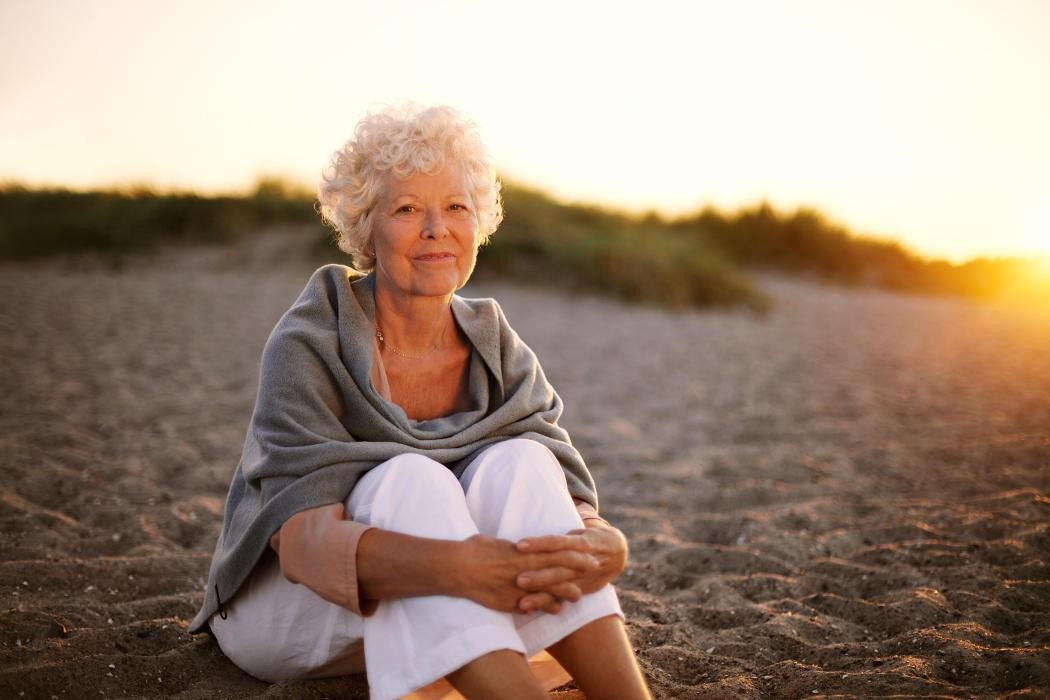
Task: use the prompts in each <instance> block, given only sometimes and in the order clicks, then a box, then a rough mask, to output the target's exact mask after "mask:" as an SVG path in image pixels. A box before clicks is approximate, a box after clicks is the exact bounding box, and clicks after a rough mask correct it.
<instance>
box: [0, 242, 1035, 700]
mask: <svg viewBox="0 0 1050 700" xmlns="http://www.w3.org/2000/svg"><path fill="white" fill-rule="evenodd" d="M277 257H280V256H277ZM240 262H243V261H240ZM240 262H239V261H236V260H231V259H230V257H229V253H227V252H221V251H181V252H171V253H166V254H165V255H164V256H163V257H156V258H151V259H141V260H136V261H134V262H133V263H132V264H128V265H126V266H125V267H123V268H121V269H110V268H109V267H107V266H106V265H103V264H98V263H88V262H86V261H83V260H81V261H76V262H71V261H64V262H59V261H51V262H45V263H34V264H30V265H20V266H15V265H10V264H5V265H3V266H2V268H0V363H2V364H0V370H2V371H0V468H2V474H3V481H2V484H0V533H2V535H0V595H2V606H0V696H2V697H22V695H21V694H22V693H24V697H41V698H50V697H59V698H67V697H99V696H100V695H102V696H130V697H157V696H178V697H184V698H205V697H207V698H212V697H229V698H235V697H236V698H239V697H244V698H248V697H258V696H263V697H282V698H285V697H291V698H308V697H309V698H313V697H334V696H339V697H351V698H354V697H357V698H365V697H367V689H366V686H365V684H364V682H363V680H362V679H360V678H347V679H336V680H329V681H321V682H303V683H283V684H279V685H276V686H267V685H266V684H263V683H260V682H258V681H255V680H254V679H252V678H250V677H248V676H247V675H245V674H243V673H242V672H240V671H239V670H237V669H236V668H235V667H234V666H233V665H232V664H230V663H229V662H227V661H226V660H225V659H224V657H223V656H222V654H221V653H220V652H219V650H218V648H217V646H216V645H215V644H214V642H213V641H211V640H210V639H209V638H208V637H206V636H205V637H190V636H189V635H188V634H187V633H186V624H187V621H188V619H189V618H190V617H191V616H192V615H193V613H194V612H195V610H196V608H197V605H198V604H199V601H200V597H201V589H202V586H203V584H204V577H205V574H206V571H207V565H208V561H209V557H210V553H211V548H212V546H213V544H214V541H215V536H216V533H217V530H218V527H219V524H220V522H221V514H220V512H221V507H222V500H223V497H224V495H225V491H226V487H227V484H228V481H229V477H230V474H231V471H232V468H233V466H234V464H235V463H236V460H237V457H238V455H239V452H240V447H241V442H242V440H243V434H244V429H245V427H246V425H247V420H248V417H249V414H250V411H251V407H252V403H253V401H254V392H255V383H256V379H257V370H258V358H259V353H260V351H261V349H262V345H263V342H264V341H265V339H266V335H267V333H268V332H269V329H270V328H271V326H272V325H273V323H274V322H275V321H276V319H277V318H278V316H279V315H280V314H281V313H282V312H283V310H284V309H285V308H287V306H288V305H289V304H290V303H291V301H292V300H293V299H294V298H295V296H296V294H297V293H298V291H299V290H300V289H301V287H302V286H303V284H304V283H305V280H306V277H307V275H308V274H309V269H308V268H306V267H304V265H303V264H302V263H299V262H294V261H292V262H286V263H285V264H283V265H277V264H273V263H272V262H267V261H265V260H253V261H248V263H247V264H240ZM234 263H238V264H234ZM763 286H764V287H765V288H766V289H768V291H769V292H770V293H771V294H772V295H773V296H774V298H775V299H776V301H777V307H776V309H775V311H774V312H773V313H772V314H771V315H769V316H768V317H765V318H761V317H756V316H752V315H750V314H747V313H742V312H705V313H697V312H668V311H663V310H658V309H653V308H645V307H633V306H624V305H622V304H619V303H617V302H614V301H609V300H604V299H599V298H593V297H588V296H579V295H571V296H570V295H564V294H559V293H556V292H547V291H541V290H536V289H528V288H522V287H517V286H511V285H504V284H493V283H486V284H476V285H473V286H472V287H471V289H470V291H469V293H473V294H475V295H484V296H489V295H491V296H495V297H497V298H498V299H500V300H501V302H502V304H503V307H504V309H505V311H506V312H507V315H508V317H509V318H510V319H511V322H512V323H513V324H514V326H515V327H516V329H517V330H518V331H519V333H520V334H521V335H522V336H523V338H524V339H525V340H526V341H527V342H528V343H529V344H530V345H531V346H532V347H533V349H534V350H535V351H536V352H537V354H538V355H539V356H540V358H541V360H542V361H543V363H544V366H545V368H546V370H547V373H548V375H549V377H550V378H551V381H552V382H553V383H554V384H555V386H556V387H557V388H558V389H559V391H560V392H561V393H562V395H563V397H564V399H565V401H566V405H567V410H566V414H565V417H564V421H563V422H564V425H565V426H566V427H567V428H568V429H569V430H570V432H571V434H572V435H573V437H574V440H575V441H576V443H577V445H578V446H579V448H580V450H581V452H582V453H583V454H584V456H585V457H586V458H587V460H588V462H589V464H590V466H591V468H592V471H593V472H594V474H595V477H596V479H597V481H598V485H599V489H600V493H601V496H602V498H603V502H602V508H603V514H604V515H605V516H606V517H607V518H608V519H609V520H611V521H612V522H614V523H616V524H617V525H619V526H620V527H621V528H622V529H623V530H624V531H625V532H626V533H627V534H628V536H629V538H630V542H631V547H632V562H631V565H630V567H629V568H628V570H627V572H626V573H625V574H624V576H623V578H622V579H621V580H620V582H619V589H620V593H621V599H622V602H623V605H624V608H625V611H626V612H627V615H628V623H629V631H630V634H631V638H632V641H633V643H634V645H635V647H636V648H637V649H638V653H639V657H640V659H641V661H642V664H643V668H644V670H645V672H646V674H647V676H648V678H649V680H650V683H651V685H652V687H653V690H654V693H655V694H656V696H657V697H661V698H708V697H710V698H724V697H740V698H753V697H766V698H781V697H783V698H800V697H821V696H835V697H871V696H885V695H895V696H906V697H915V696H921V697H981V698H984V697H1003V696H1006V697H1032V698H1035V697H1046V693H1047V689H1048V688H1050V320H1048V317H1047V316H1046V315H1040V314H1037V313H1023V312H1020V311H1016V310H1010V309H1006V308H1002V307H996V306H993V305H978V304H971V303H966V302H961V301H957V300H946V299H929V298H919V297H908V296H898V295H893V294H889V293H884V292H871V291H848V290H842V289H836V288H826V287H821V286H819V285H816V284H811V283H803V282H791V281H786V280H780V279H766V280H764V281H763Z"/></svg>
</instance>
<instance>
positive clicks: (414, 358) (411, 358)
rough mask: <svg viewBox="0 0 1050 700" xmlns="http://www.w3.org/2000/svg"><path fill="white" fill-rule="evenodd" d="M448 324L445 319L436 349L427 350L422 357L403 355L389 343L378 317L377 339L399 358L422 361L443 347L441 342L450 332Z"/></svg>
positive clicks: (435, 345) (447, 320)
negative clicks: (446, 333)
mask: <svg viewBox="0 0 1050 700" xmlns="http://www.w3.org/2000/svg"><path fill="white" fill-rule="evenodd" d="M451 315H452V314H451V313H450V314H449V316H451ZM448 322H449V319H445V326H444V328H442V329H441V333H439V334H438V339H437V342H436V343H434V347H432V348H430V349H429V350H427V351H426V352H425V353H423V354H422V355H406V354H405V353H403V352H401V351H400V350H398V349H397V348H395V347H394V346H393V345H392V344H391V343H390V341H388V340H387V339H386V338H385V337H383V331H381V330H379V317H378V316H376V339H377V340H378V341H379V342H380V343H382V344H383V347H385V348H386V349H387V350H389V351H390V352H392V353H394V354H395V355H398V356H399V357H403V358H405V359H406V360H422V359H423V358H426V357H429V356H431V355H433V354H434V352H435V351H436V350H437V349H438V348H439V347H440V346H441V340H442V339H443V338H444V337H445V331H447V330H448Z"/></svg>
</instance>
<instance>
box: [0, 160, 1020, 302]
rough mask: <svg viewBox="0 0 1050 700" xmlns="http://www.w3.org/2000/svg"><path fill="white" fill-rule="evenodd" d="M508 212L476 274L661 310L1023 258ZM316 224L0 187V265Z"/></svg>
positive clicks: (129, 197) (150, 200)
mask: <svg viewBox="0 0 1050 700" xmlns="http://www.w3.org/2000/svg"><path fill="white" fill-rule="evenodd" d="M504 199H505V208H506V217H505V219H504V222H503V224H502V225H501V227H500V229H499V231H498V232H497V233H496V235H494V236H493V238H492V240H491V242H490V243H489V245H487V246H486V247H485V248H483V249H482V252H481V255H480V263H479V267H478V270H479V274H481V275H483V276H493V275H500V276H512V277H516V278H522V279H526V280H541V281H543V283H545V284H550V283H554V284H558V285H561V286H564V287H568V288H580V289H594V290H598V291H602V292H608V293H612V294H615V295H617V296H619V297H622V298H625V299H630V300H636V301H646V302H654V303H659V304H663V305H667V306H676V307H688V306H721V305H744V306H747V307H750V308H752V309H755V310H759V311H761V310H765V309H767V308H768V307H769V305H770V300H769V299H768V297H766V296H765V295H764V294H763V293H762V292H761V291H760V290H758V289H757V287H755V286H754V285H753V284H752V282H751V281H750V279H749V277H748V274H747V272H748V271H749V270H752V269H756V268H757V269H765V270H772V271H778V272H783V273H789V274H796V275H797V274H801V275H806V276H809V277H814V278H818V279H821V280H827V281H830V282H835V283H840V284H847V285H858V286H873V287H880V288H887V289H895V290H902V291H910V292H922V293H936V294H952V295H963V296H968V297H977V298H988V297H994V296H997V295H999V294H1000V293H1001V292H1003V290H1004V289H1005V288H1006V287H1008V286H1009V285H1010V282H1011V280H1012V279H1015V278H1017V277H1018V276H1019V275H1022V274H1023V273H1024V270H1025V268H1026V265H1027V264H1028V263H1027V261H1024V260H1021V259H998V260H988V259H977V260H973V261H970V262H967V263H965V264H962V265H954V264H951V263H948V262H945V261H938V260H933V261H931V260H926V259H923V258H920V257H919V256H917V255H915V254H913V253H911V252H909V251H908V250H906V249H905V248H903V247H902V246H901V245H899V244H897V243H892V242H887V241H880V240H876V239H872V238H863V237H858V236H855V235H853V234H851V233H850V232H849V231H847V230H846V229H844V228H843V227H841V226H838V225H836V224H833V223H831V222H829V221H827V220H826V219H825V218H824V217H823V216H822V215H821V214H820V213H819V212H817V211H814V210H812V209H799V210H798V211H796V212H794V213H790V214H782V213H779V212H776V211H775V210H774V209H773V208H772V207H770V206H769V205H768V204H765V203H763V204H760V205H758V206H755V207H752V208H749V209H744V210H741V211H739V212H737V213H735V214H724V213H721V212H719V211H717V210H715V209H710V208H708V209H705V210H703V211H701V212H700V213H699V214H696V215H694V216H690V217H683V218H679V219H674V220H665V219H662V218H660V217H659V216H656V215H655V214H649V215H647V216H644V217H633V216H628V215H625V214H622V213H617V212H613V211H610V210H607V209H602V208H598V207H593V206H582V205H575V204H563V203H559V202H557V201H555V200H554V199H552V198H551V197H549V196H548V195H546V194H544V193H541V192H539V191H536V190H532V189H528V188H523V187H520V186H515V185H506V186H505V187H504ZM285 224H293V225H295V226H296V228H297V229H299V230H303V229H314V230H316V235H315V238H314V240H315V241H316V245H315V249H314V251H313V252H314V254H315V255H316V257H317V258H318V260H319V261H320V260H322V259H327V260H345V257H343V254H342V253H340V252H339V251H337V250H336V249H335V247H334V245H333V244H332V242H331V241H332V237H331V232H330V231H328V230H327V229H324V228H323V227H322V226H321V224H320V219H319V216H318V215H317V213H316V210H315V202H314V199H313V194H312V193H311V192H309V191H307V190H305V189H303V188H302V187H299V186H296V185H293V184H290V183H288V182H287V181H285V180H282V179H281V178H278V177H267V178H262V179H260V180H259V181H258V182H257V184H256V186H255V188H254V190H253V191H252V192H251V193H250V194H248V195H241V196H220V197H205V196H202V195H198V194H189V193H158V192H154V191H151V190H149V189H147V188H137V189H133V190H121V191H90V192H77V191H72V190H66V189H28V188H26V187H23V186H20V185H17V184H8V185H3V186H0V259H8V260H11V259H14V260H25V259H30V258H39V257H44V256H50V255H55V254H60V253H77V252H86V251H95V252H101V253H103V254H109V255H113V256H121V255H123V254H125V253H129V252H134V251H141V250H146V249H149V248H153V247H155V246H158V245H160V244H169V243H231V242H234V241H238V240H241V239H243V238H245V237H247V235H249V234H251V233H252V232H257V231H259V230H260V229H261V228H264V227H272V226H274V225H285Z"/></svg>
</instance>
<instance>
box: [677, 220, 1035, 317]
mask: <svg viewBox="0 0 1050 700" xmlns="http://www.w3.org/2000/svg"><path fill="white" fill-rule="evenodd" d="M671 226H672V227H673V228H675V229H676V230H679V231H685V232H689V233H690V234H692V235H693V236H694V237H695V238H696V239H697V240H700V241H703V242H704V243H705V244H708V245H713V246H714V247H715V248H717V249H718V250H720V251H722V252H724V253H725V254H726V255H727V256H728V257H729V259H730V260H732V261H733V262H735V263H738V264H740V265H743V266H746V267H753V268H763V269H769V270H777V271H783V272H787V273H792V274H801V275H806V276H810V277H816V278H819V279H823V280H828V281H831V282H836V283H839V284H846V285H852V286H868V287H880V288H883V289H894V290H901V291H908V292H922V293H932V294H952V295H961V296H967V297H974V298H990V297H995V296H998V295H999V294H1000V293H1001V292H1003V291H1004V290H1005V289H1006V288H1007V287H1008V286H1009V285H1010V284H1011V281H1012V280H1014V279H1016V278H1018V276H1023V275H1025V274H1027V270H1028V268H1029V266H1030V263H1029V261H1027V260H1024V259H1021V258H999V259H987V258H976V259H974V260H970V261H968V262H966V263H963V264H960V265H956V264H952V263H949V262H947V261H944V260H928V259H925V258H922V257H919V256H917V255H915V254H914V253H912V252H910V251H908V250H907V249H905V248H904V247H903V246H901V245H900V244H899V243H896V242H892V241H883V240H878V239H875V238H868V237H861V236H856V235H854V234H852V233H850V232H849V231H847V230H846V229H845V228H843V227H841V226H838V225H836V224H833V223H830V222H828V221H827V219H825V218H824V216H823V215H822V214H821V213H820V212H818V211H815V210H813V209H808V208H801V209H799V210H797V211H795V212H794V213H792V214H779V213H777V212H776V211H774V210H773V208H772V207H771V206H769V204H767V203H764V202H763V203H761V204H759V205H757V206H755V207H752V208H748V209H743V210H741V211H739V212H737V213H736V214H733V215H726V214H722V213H720V212H718V211H717V210H715V209H711V208H708V209H704V210H703V211H702V212H700V213H699V214H698V215H696V216H693V217H688V218H682V219H678V220H675V221H673V222H671Z"/></svg>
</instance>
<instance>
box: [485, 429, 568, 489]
mask: <svg viewBox="0 0 1050 700" xmlns="http://www.w3.org/2000/svg"><path fill="white" fill-rule="evenodd" d="M472 466H474V470H473V471H474V472H475V473H476V474H480V473H490V474H498V475H499V476H500V477H501V480H506V479H514V480H524V481H528V482H536V483H537V484H538V483H540V482H543V483H546V484H549V485H551V486H554V487H561V488H567V487H566V482H565V472H564V471H563V470H562V468H561V465H560V464H559V463H558V458H557V457H555V456H554V453H553V452H551V451H550V450H549V449H548V448H547V447H546V446H545V445H543V444H541V443H539V442H537V441H535V440H530V439H528V438H513V439H511V440H504V441H502V442H498V443H496V444H495V445H492V446H491V447H488V448H486V449H485V450H484V452H482V454H481V455H480V456H479V458H478V459H477V462H476V464H474V465H472ZM476 474H470V475H469V476H470V478H471V479H473V477H474V476H475V475H476Z"/></svg>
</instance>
